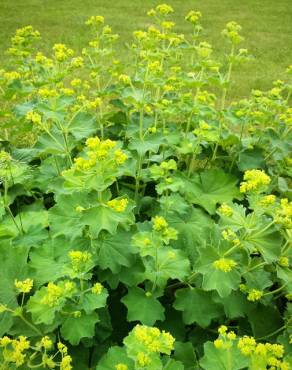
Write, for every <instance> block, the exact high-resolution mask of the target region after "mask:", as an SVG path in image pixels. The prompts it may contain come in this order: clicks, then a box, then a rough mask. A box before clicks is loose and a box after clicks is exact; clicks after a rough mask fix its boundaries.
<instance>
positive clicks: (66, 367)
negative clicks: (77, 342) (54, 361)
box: [60, 355, 73, 370]
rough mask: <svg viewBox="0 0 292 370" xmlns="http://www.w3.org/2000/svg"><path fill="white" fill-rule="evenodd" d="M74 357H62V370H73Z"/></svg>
mask: <svg viewBox="0 0 292 370" xmlns="http://www.w3.org/2000/svg"><path fill="white" fill-rule="evenodd" d="M71 363H72V358H71V356H69V355H66V356H64V357H63V358H62V361H61V363H60V370H72V369H73V367H72V365H71Z"/></svg>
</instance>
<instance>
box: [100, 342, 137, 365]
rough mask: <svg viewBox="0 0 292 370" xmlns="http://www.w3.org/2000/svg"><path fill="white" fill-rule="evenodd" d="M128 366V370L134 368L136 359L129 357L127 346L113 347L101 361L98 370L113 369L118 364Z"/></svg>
mask: <svg viewBox="0 0 292 370" xmlns="http://www.w3.org/2000/svg"><path fill="white" fill-rule="evenodd" d="M118 364H123V365H126V366H128V370H134V368H135V367H134V361H133V360H131V359H130V358H128V356H127V352H126V349H125V348H121V347H111V348H110V349H109V350H108V352H107V353H106V354H105V355H104V356H103V357H102V358H101V360H100V361H99V363H98V365H97V367H96V370H113V369H116V365H118Z"/></svg>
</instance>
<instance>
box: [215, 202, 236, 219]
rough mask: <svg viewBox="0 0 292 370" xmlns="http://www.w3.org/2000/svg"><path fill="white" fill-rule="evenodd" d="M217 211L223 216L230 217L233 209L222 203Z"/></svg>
mask: <svg viewBox="0 0 292 370" xmlns="http://www.w3.org/2000/svg"><path fill="white" fill-rule="evenodd" d="M218 212H219V213H221V214H222V215H223V216H226V217H231V216H232V215H233V210H232V208H231V207H230V206H228V205H227V204H226V203H223V204H222V205H221V206H220V207H219V208H218Z"/></svg>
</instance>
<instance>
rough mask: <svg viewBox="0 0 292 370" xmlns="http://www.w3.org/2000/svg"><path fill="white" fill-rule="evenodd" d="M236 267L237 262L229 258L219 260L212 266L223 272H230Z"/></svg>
mask: <svg viewBox="0 0 292 370" xmlns="http://www.w3.org/2000/svg"><path fill="white" fill-rule="evenodd" d="M236 265H237V262H235V261H234V260H232V259H229V258H220V259H219V260H216V261H214V262H213V266H214V267H215V268H216V269H217V270H221V271H223V272H230V271H231V270H232V269H233V268H234V267H235V266H236Z"/></svg>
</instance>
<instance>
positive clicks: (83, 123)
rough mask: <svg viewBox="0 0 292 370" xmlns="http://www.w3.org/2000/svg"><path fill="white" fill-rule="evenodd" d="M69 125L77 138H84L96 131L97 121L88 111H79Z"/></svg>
mask: <svg viewBox="0 0 292 370" xmlns="http://www.w3.org/2000/svg"><path fill="white" fill-rule="evenodd" d="M67 127H68V130H69V132H71V134H72V135H73V136H74V137H75V139H77V140H82V139H84V138H87V137H89V136H91V135H92V134H93V133H94V132H96V130H97V123H96V119H95V117H94V116H93V115H91V114H89V113H86V112H79V113H77V115H76V116H75V117H74V118H73V120H72V121H71V122H70V123H69V125H67Z"/></svg>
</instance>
